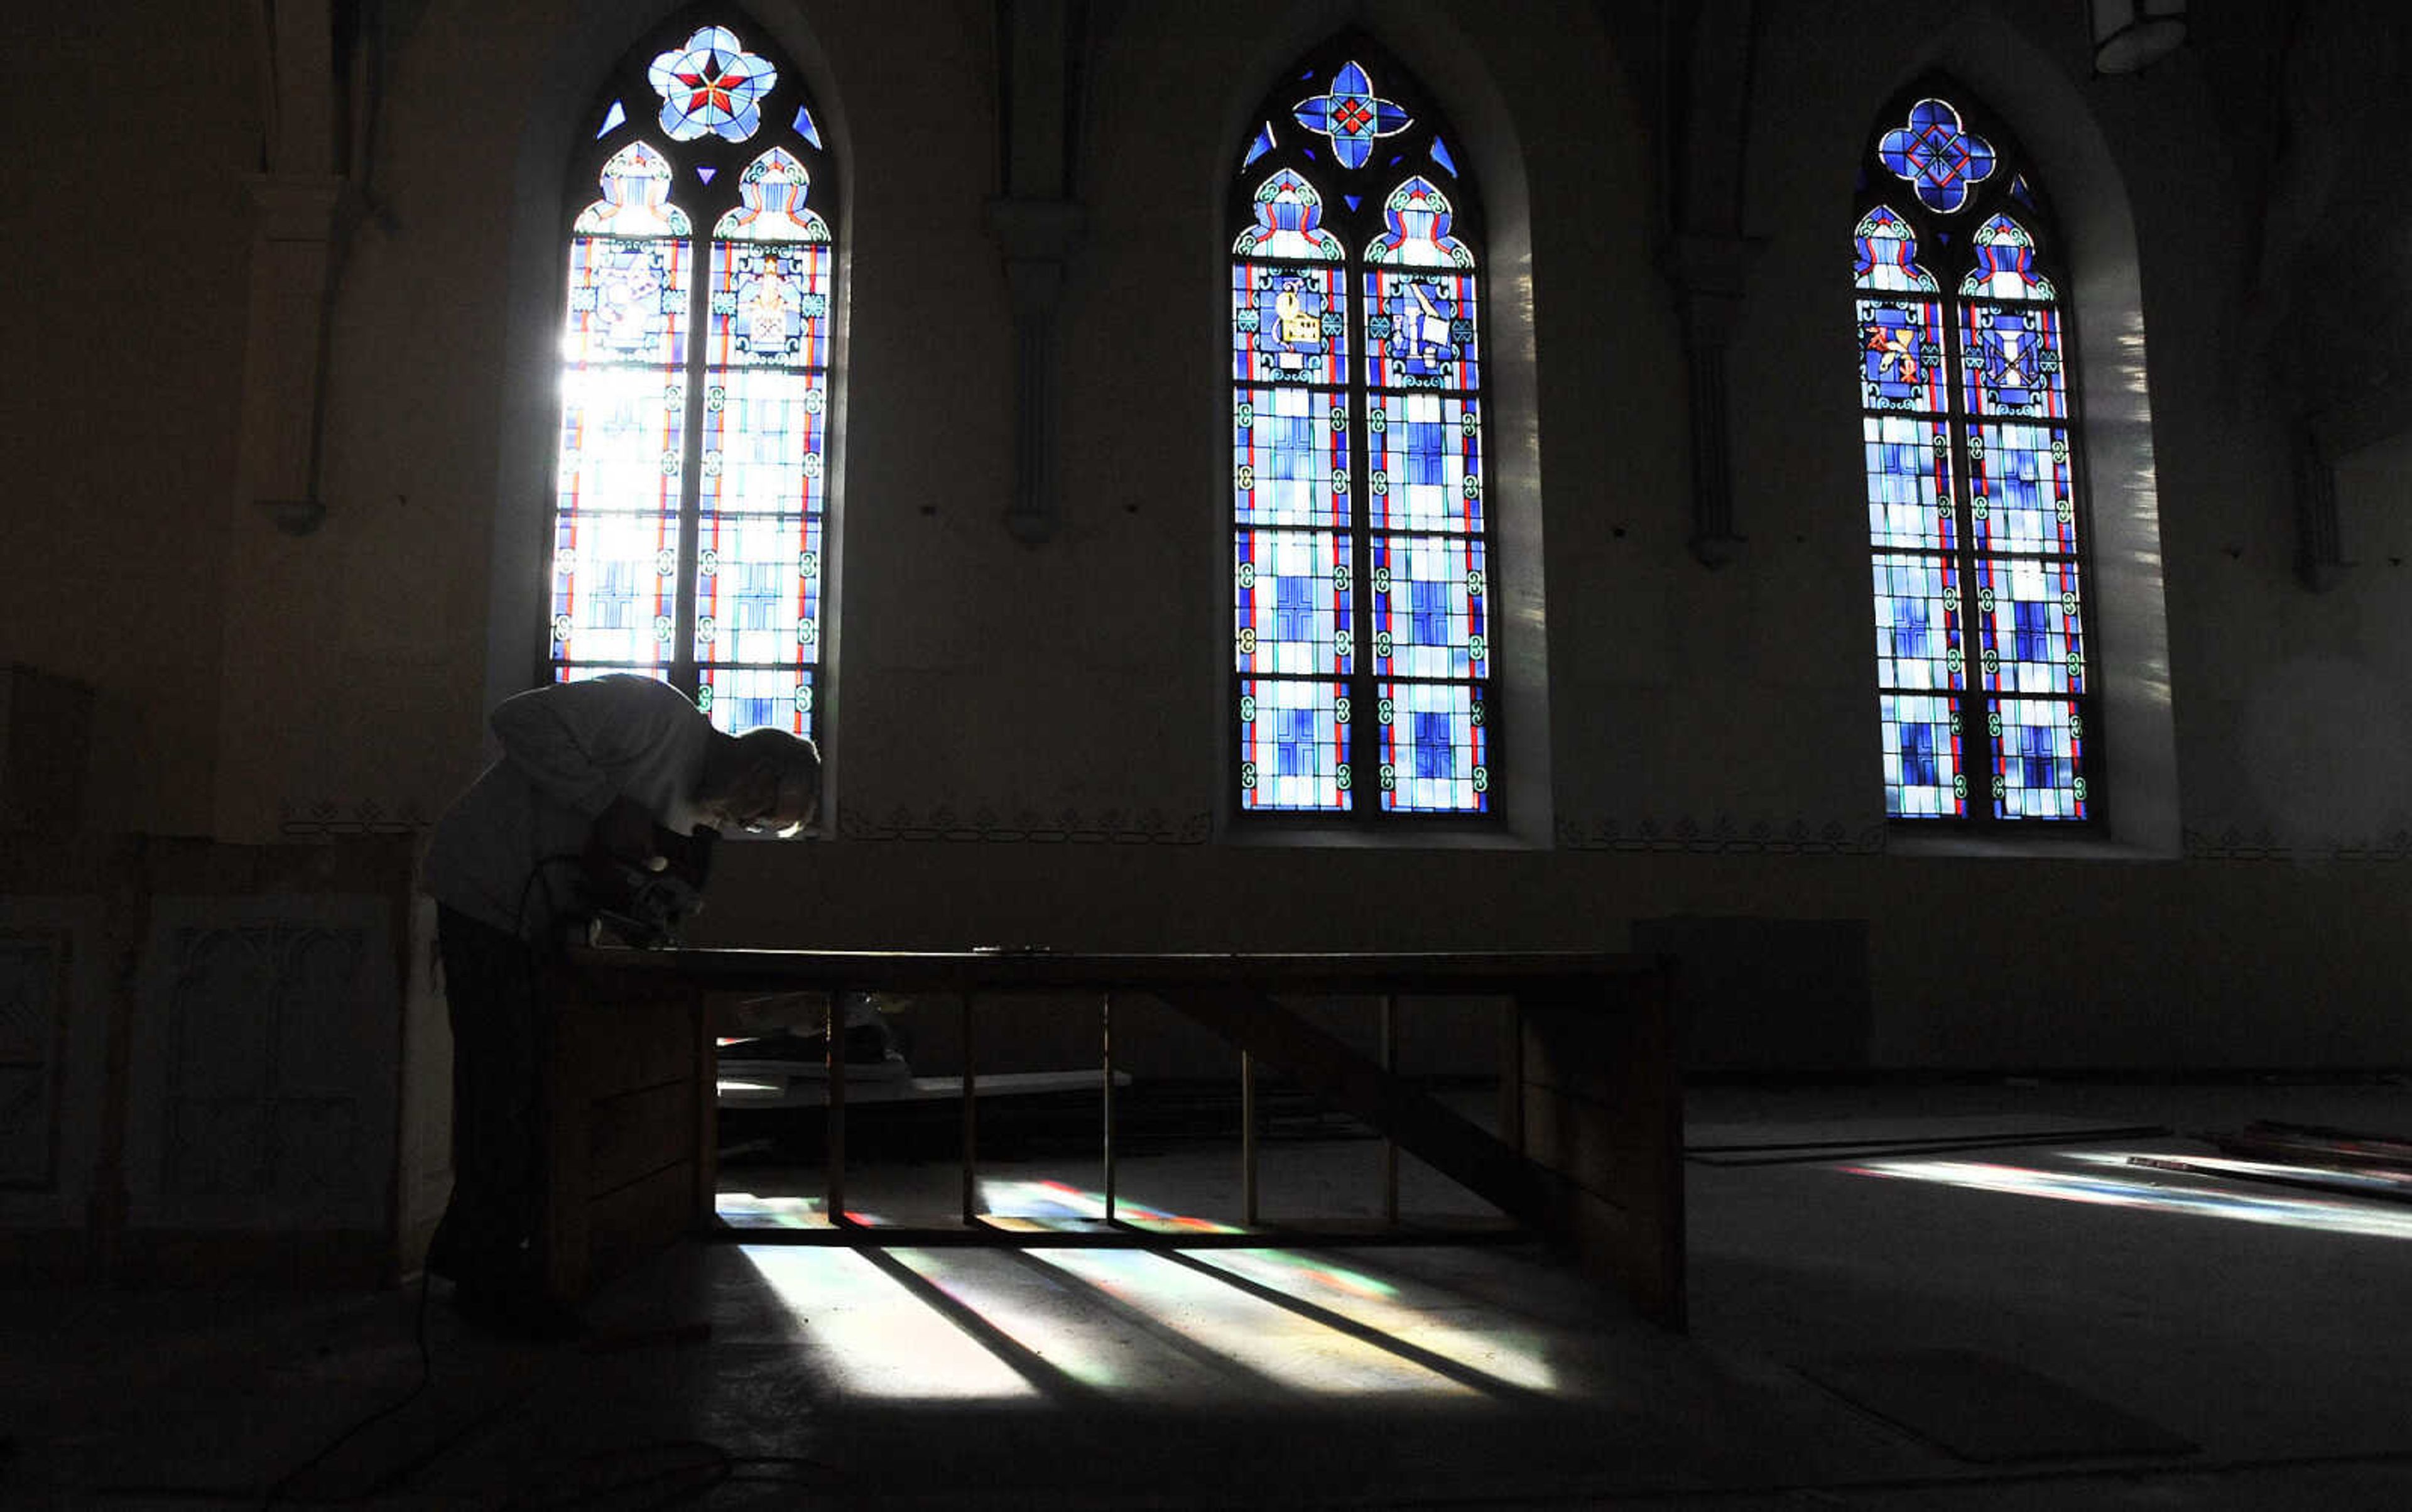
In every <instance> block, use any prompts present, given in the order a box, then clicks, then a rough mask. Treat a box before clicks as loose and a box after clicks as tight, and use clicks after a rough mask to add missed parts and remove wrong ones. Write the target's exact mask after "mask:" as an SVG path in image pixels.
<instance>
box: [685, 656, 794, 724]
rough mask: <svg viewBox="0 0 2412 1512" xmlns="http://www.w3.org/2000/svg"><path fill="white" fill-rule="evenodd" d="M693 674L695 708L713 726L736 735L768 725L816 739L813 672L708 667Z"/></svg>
mask: <svg viewBox="0 0 2412 1512" xmlns="http://www.w3.org/2000/svg"><path fill="white" fill-rule="evenodd" d="M695 675H696V691H695V701H696V704H697V706H698V707H699V708H700V709H701V710H702V711H703V712H705V713H707V714H709V715H711V716H712V723H713V726H714V727H717V728H719V729H723V730H726V731H728V733H729V734H731V735H734V734H736V733H737V732H738V731H740V730H748V729H760V728H763V727H771V728H773V729H783V730H786V731H787V733H788V734H790V735H801V736H802V737H804V739H806V740H813V739H815V738H816V736H817V729H816V719H815V715H814V709H813V703H814V691H815V690H814V686H813V683H814V669H813V668H809V667H728V666H712V665H706V666H701V667H698V668H696V669H695Z"/></svg>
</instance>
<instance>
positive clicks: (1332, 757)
mask: <svg viewBox="0 0 2412 1512" xmlns="http://www.w3.org/2000/svg"><path fill="white" fill-rule="evenodd" d="M1348 715H1349V711H1348V694H1347V687H1346V684H1344V683H1320V682H1316V683H1305V682H1299V683H1291V682H1273V681H1270V680H1267V679H1262V678H1243V679H1242V680H1241V682H1240V802H1241V806H1242V807H1243V808H1249V809H1263V810H1308V811H1315V810H1321V811H1334V810H1337V811H1346V808H1347V807H1348V792H1347V789H1348V781H1349V777H1348V767H1347V764H1346V762H1345V761H1344V760H1343V759H1342V756H1343V754H1344V753H1345V752H1346V749H1347V733H1348V731H1347V725H1348Z"/></svg>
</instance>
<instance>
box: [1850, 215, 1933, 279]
mask: <svg viewBox="0 0 2412 1512" xmlns="http://www.w3.org/2000/svg"><path fill="white" fill-rule="evenodd" d="M1851 247H1852V253H1853V256H1852V259H1851V267H1852V278H1853V281H1854V282H1855V283H1857V284H1858V286H1860V287H1861V288H1865V289H1874V290H1875V291H1877V292H1879V293H1885V294H1912V293H1925V294H1932V293H1934V274H1933V273H1930V272H1927V271H1926V270H1925V269H1923V268H1921V267H1919V265H1918V237H1917V235H1916V234H1915V233H1914V232H1912V231H1911V230H1910V228H1909V223H1908V222H1907V221H1905V220H1903V219H1902V218H1901V216H1900V215H1899V214H1898V213H1896V212H1894V211H1893V210H1892V208H1891V207H1890V206H1888V205H1878V206H1876V207H1875V209H1873V210H1871V211H1869V212H1868V213H1866V214H1865V215H1862V216H1860V224H1859V225H1858V226H1856V227H1854V228H1852V231H1851Z"/></svg>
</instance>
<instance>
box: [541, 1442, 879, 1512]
mask: <svg viewBox="0 0 2412 1512" xmlns="http://www.w3.org/2000/svg"><path fill="white" fill-rule="evenodd" d="M672 1453H684V1455H685V1457H686V1458H685V1461H684V1462H679V1463H670V1464H666V1465H662V1466H660V1467H658V1468H655V1469H651V1470H632V1471H630V1472H628V1473H626V1474H624V1475H617V1476H613V1477H610V1478H608V1479H606V1478H600V1477H595V1478H589V1477H588V1476H585V1475H581V1474H580V1472H581V1470H584V1469H586V1468H588V1467H599V1466H605V1465H610V1464H612V1463H615V1462H625V1461H631V1460H639V1459H641V1458H643V1457H645V1456H654V1455H662V1456H666V1455H669V1454H672ZM757 1465H765V1466H767V1465H785V1466H792V1467H796V1468H797V1469H800V1470H802V1469H810V1470H816V1471H820V1472H822V1473H823V1476H822V1477H814V1476H809V1475H767V1474H763V1473H762V1472H760V1471H757V1470H747V1471H743V1472H741V1471H740V1470H739V1468H738V1467H740V1466H757ZM845 1477H846V1472H844V1471H843V1470H840V1469H839V1468H838V1467H837V1466H835V1465H832V1464H829V1463H827V1462H826V1461H819V1460H813V1459H808V1458H806V1457H804V1456H802V1455H792V1454H730V1453H729V1452H728V1450H727V1449H725V1448H723V1447H721V1446H719V1445H717V1444H714V1443H713V1442H712V1441H711V1440H709V1439H659V1440H656V1441H654V1442H652V1443H648V1444H626V1445H614V1446H611V1447H610V1448H608V1449H597V1450H596V1451H595V1452H594V1453H592V1454H587V1455H582V1456H581V1457H580V1458H579V1459H578V1460H577V1461H574V1462H573V1469H572V1471H571V1475H570V1477H569V1478H570V1479H571V1481H572V1484H569V1485H566V1486H565V1485H561V1484H558V1483H555V1484H552V1485H549V1486H545V1487H542V1488H539V1489H537V1490H529V1491H523V1492H522V1493H521V1494H519V1495H517V1496H514V1497H512V1498H511V1499H510V1500H509V1501H507V1502H505V1503H504V1504H503V1512H566V1509H568V1508H572V1507H585V1506H593V1505H597V1504H599V1503H604V1502H607V1501H608V1502H609V1503H610V1505H612V1506H613V1507H614V1508H615V1509H625V1512H657V1509H659V1508H662V1507H669V1506H676V1505H679V1504H680V1503H682V1502H688V1501H692V1500H694V1499H696V1498H698V1497H700V1496H703V1495H706V1494H708V1493H709V1492H711V1491H712V1490H713V1489H714V1488H716V1487H718V1486H721V1485H723V1484H725V1483H727V1482H729V1481H743V1482H751V1483H770V1484H776V1485H783V1486H811V1485H813V1484H814V1483H815V1481H816V1478H833V1479H837V1480H843V1479H844V1478H845ZM649 1490H654V1491H657V1494H654V1495H652V1496H650V1498H649V1499H647V1500H642V1501H635V1500H630V1498H632V1497H635V1496H637V1495H640V1494H642V1493H645V1492H647V1491H649Z"/></svg>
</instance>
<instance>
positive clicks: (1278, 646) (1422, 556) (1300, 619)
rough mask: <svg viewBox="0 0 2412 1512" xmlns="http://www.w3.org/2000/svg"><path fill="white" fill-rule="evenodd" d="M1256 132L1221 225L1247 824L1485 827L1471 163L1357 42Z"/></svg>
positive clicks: (1238, 729)
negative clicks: (1226, 265) (1438, 819)
mask: <svg viewBox="0 0 2412 1512" xmlns="http://www.w3.org/2000/svg"><path fill="white" fill-rule="evenodd" d="M1257 119H1258V121H1259V122H1260V123H1261V125H1259V126H1258V129H1257V132H1256V134H1255V136H1254V137H1253V139H1251V140H1250V141H1249V143H1248V144H1247V146H1246V148H1245V149H1244V150H1243V154H1242V160H1241V162H1240V164H1239V169H1238V172H1237V173H1236V174H1235V175H1234V177H1233V179H1232V181H1231V186H1230V197H1229V200H1228V225H1227V232H1228V236H1229V241H1228V245H1229V247H1230V258H1231V264H1230V270H1231V280H1230V330H1231V353H1232V358H1231V369H1230V380H1231V411H1230V414H1231V436H1232V473H1231V499H1232V506H1231V543H1232V553H1231V578H1230V583H1231V602H1232V608H1233V623H1232V636H1233V640H1232V651H1231V661H1230V662H1229V664H1228V665H1229V666H1230V668H1231V674H1230V684H1229V692H1228V697H1229V703H1228V710H1229V716H1230V719H1231V722H1232V729H1233V732H1234V739H1233V758H1232V771H1231V772H1230V781H1231V782H1232V784H1233V786H1234V791H1235V793H1236V795H1237V797H1236V807H1237V809H1238V811H1239V812H1241V813H1243V814H1250V815H1274V814H1288V815H1321V816H1324V817H1326V818H1331V817H1346V818H1353V819H1358V820H1362V821H1364V822H1367V823H1384V822H1390V821H1395V820H1406V819H1410V818H1415V817H1419V816H1424V817H1429V816H1433V815H1486V814H1489V813H1491V812H1493V803H1494V801H1495V795H1496V793H1497V792H1498V790H1499V789H1498V785H1497V779H1498V775H1499V773H1498V771H1497V758H1496V751H1497V749H1498V745H1497V736H1498V721H1499V710H1498V707H1497V701H1496V699H1495V697H1494V696H1493V683H1492V672H1491V669H1492V667H1493V664H1494V660H1495V658H1496V655H1497V649H1496V646H1495V643H1494V642H1495V634H1494V631H1493V617H1492V615H1491V613H1490V605H1491V603H1492V602H1493V598H1494V597H1495V595H1496V592H1497V585H1496V583H1495V581H1494V580H1493V562H1492V556H1491V529H1490V520H1489V513H1488V510H1487V509H1486V506H1485V501H1484V498H1483V487H1484V481H1485V466H1484V441H1483V387H1482V359H1481V309H1480V303H1481V288H1480V276H1481V267H1482V257H1481V234H1480V232H1481V217H1480V206H1479V203H1478V199H1477V198H1476V195H1475V189H1474V185H1473V184H1472V183H1470V182H1468V181H1467V179H1466V178H1465V176H1464V175H1463V173H1461V172H1460V171H1459V168H1458V159H1457V153H1458V151H1459V149H1460V146H1461V144H1460V143H1459V142H1458V141H1457V139H1456V138H1455V137H1454V136H1453V134H1452V133H1451V132H1450V131H1449V127H1448V125H1447V124H1446V123H1445V122H1443V121H1442V120H1441V118H1440V115H1439V113H1438V111H1436V110H1434V108H1433V106H1432V104H1431V102H1430V100H1429V99H1428V98H1427V97H1425V95H1423V93H1422V91H1421V90H1420V88H1419V86H1418V85H1417V83H1416V82H1415V81H1414V80H1413V79H1412V78H1410V77H1409V76H1408V75H1407V74H1406V73H1405V70H1404V69H1402V68H1400V67H1399V66H1397V65H1396V64H1395V63H1394V62H1393V61H1392V60H1391V59H1390V58H1389V57H1388V55H1387V54H1385V53H1384V52H1383V51H1381V50H1380V49H1379V48H1377V47H1375V46H1374V45H1373V44H1372V43H1371V42H1370V41H1369V40H1367V39H1365V38H1362V37H1346V38H1342V39H1339V40H1336V41H1334V42H1333V43H1331V44H1329V45H1327V46H1325V47H1324V48H1322V49H1321V50H1319V51H1317V52H1316V53H1314V54H1312V55H1310V56H1309V57H1308V58H1306V59H1304V60H1302V62H1301V63H1300V64H1299V65H1298V66H1295V67H1293V68H1291V69H1290V70H1289V71H1288V72H1287V73H1286V74H1285V75H1284V76H1283V78H1282V81H1281V82H1280V83H1278V84H1277V85H1275V86H1274V88H1273V89H1272V92H1271V93H1270V94H1269V95H1267V96H1266V97H1265V100H1264V102H1263V104H1262V106H1261V108H1260V110H1259V112H1258V115H1257Z"/></svg>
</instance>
